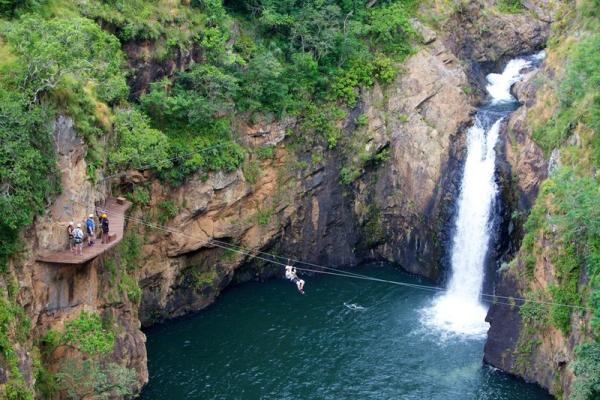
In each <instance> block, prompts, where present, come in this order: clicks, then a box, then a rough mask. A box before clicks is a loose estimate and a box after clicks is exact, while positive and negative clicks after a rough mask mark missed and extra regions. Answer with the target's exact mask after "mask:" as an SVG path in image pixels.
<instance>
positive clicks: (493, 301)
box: [124, 216, 590, 311]
mask: <svg viewBox="0 0 600 400" xmlns="http://www.w3.org/2000/svg"><path fill="white" fill-rule="evenodd" d="M124 218H125V219H127V220H129V221H132V222H134V223H139V224H141V225H145V226H148V227H150V228H153V229H157V230H162V231H164V232H168V233H171V234H175V235H180V236H184V237H188V238H191V239H196V240H197V239H199V238H197V237H194V236H192V235H189V234H185V233H183V232H180V231H177V230H175V229H171V228H168V227H166V226H163V225H157V224H152V223H148V222H146V221H144V220H142V219H138V218H134V217H127V216H124ZM208 242H209V243H210V244H212V245H213V246H215V247H219V248H222V249H225V250H228V251H234V252H237V253H239V254H243V255H246V256H248V257H252V258H255V259H259V260H262V261H265V262H269V263H272V264H277V265H281V266H284V267H285V266H286V265H287V264H285V263H282V262H279V261H277V260H276V259H274V258H283V257H282V256H276V255H274V254H270V253H266V252H262V251H260V252H258V253H261V254H266V255H269V256H270V257H271V258H270V259H269V258H265V257H262V256H258V255H256V254H254V253H256V252H251V251H249V250H245V249H243V247H241V246H239V248H234V247H233V246H232V245H231V244H230V243H226V242H222V241H216V240H214V239H208ZM223 243H226V244H223ZM306 264H309V263H306ZM310 265H313V266H315V267H318V268H322V269H325V270H328V271H323V270H317V269H312V268H302V267H296V269H297V270H299V271H305V272H313V273H320V274H326V275H336V276H342V277H346V278H355V279H362V280H369V281H374V282H381V283H388V284H393V285H398V286H405V287H411V288H415V289H421V290H429V291H433V292H438V293H439V292H447V291H448V290H447V289H446V288H442V287H438V286H428V285H419V284H414V283H408V282H400V281H392V280H388V279H381V278H375V277H371V276H368V275H361V274H356V273H352V272H347V271H344V270H340V269H336V268H332V267H325V266H322V265H317V264H312V263H310ZM330 271H336V272H330ZM480 297H482V300H484V301H487V302H490V303H491V304H504V305H508V306H511V307H522V306H523V305H525V303H527V302H530V303H535V304H543V305H549V306H559V307H569V308H573V309H580V310H588V311H589V310H590V309H589V307H585V306H578V305H574V304H564V303H555V302H548V301H540V300H532V299H525V298H522V297H511V296H500V295H494V294H487V293H481V294H480ZM498 299H502V300H508V301H510V302H501V301H498ZM516 302H523V304H516Z"/></svg>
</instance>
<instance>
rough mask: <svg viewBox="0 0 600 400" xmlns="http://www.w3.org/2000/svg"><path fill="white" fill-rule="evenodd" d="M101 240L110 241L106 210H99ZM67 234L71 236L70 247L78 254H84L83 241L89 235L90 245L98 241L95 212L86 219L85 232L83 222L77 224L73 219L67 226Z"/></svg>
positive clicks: (103, 241) (88, 241)
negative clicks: (82, 227) (82, 226)
mask: <svg viewBox="0 0 600 400" xmlns="http://www.w3.org/2000/svg"><path fill="white" fill-rule="evenodd" d="M98 218H99V225H100V238H101V239H100V240H101V241H102V243H108V234H109V225H108V215H107V214H106V212H101V213H100V212H99V213H98ZM67 235H68V236H69V249H70V250H71V251H72V252H73V253H75V254H76V255H79V256H81V255H83V241H84V239H85V238H86V237H87V243H88V246H93V245H94V244H95V243H96V222H95V221H94V214H90V215H88V217H87V219H86V220H85V233H84V231H83V229H81V224H77V225H75V224H74V223H73V221H71V222H69V225H68V226H67Z"/></svg>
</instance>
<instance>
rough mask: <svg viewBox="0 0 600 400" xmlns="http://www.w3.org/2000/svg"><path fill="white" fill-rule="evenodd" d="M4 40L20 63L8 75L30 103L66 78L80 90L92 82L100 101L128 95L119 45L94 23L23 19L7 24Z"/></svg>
mask: <svg viewBox="0 0 600 400" xmlns="http://www.w3.org/2000/svg"><path fill="white" fill-rule="evenodd" d="M2 35H3V36H4V37H5V38H6V39H7V41H8V42H9V43H10V44H11V46H12V48H13V50H14V52H15V53H16V55H18V56H19V58H20V62H19V63H18V65H19V67H20V69H19V70H16V71H12V73H11V74H10V75H11V77H12V79H13V82H12V83H13V84H16V86H17V87H18V88H19V89H21V90H23V91H25V93H26V94H27V96H28V98H30V99H31V100H32V102H34V103H36V102H37V101H38V100H39V97H40V95H41V94H43V93H46V92H49V91H52V90H53V89H56V88H57V87H59V85H60V84H61V82H62V81H63V79H65V78H66V77H67V76H68V77H71V78H72V79H74V80H75V81H78V82H80V83H81V84H82V85H83V84H84V83H88V82H90V83H92V84H93V86H94V87H95V92H96V94H97V95H98V97H99V98H100V99H101V100H103V101H107V102H113V101H116V100H119V99H122V98H124V97H125V96H126V95H127V92H128V88H127V83H126V82H125V76H124V74H123V72H122V70H121V67H122V65H123V62H124V57H123V53H122V51H121V48H120V44H119V41H118V40H117V38H116V37H114V36H113V35H111V34H109V33H106V32H104V31H103V30H102V29H101V28H100V26H98V24H96V23H95V22H94V21H91V20H89V19H87V18H79V17H71V18H68V19H66V18H54V19H50V20H47V19H43V18H40V17H38V16H33V15H27V16H25V17H23V18H21V19H19V20H16V21H14V22H12V23H9V24H7V25H6V28H5V29H4V31H3V32H2Z"/></svg>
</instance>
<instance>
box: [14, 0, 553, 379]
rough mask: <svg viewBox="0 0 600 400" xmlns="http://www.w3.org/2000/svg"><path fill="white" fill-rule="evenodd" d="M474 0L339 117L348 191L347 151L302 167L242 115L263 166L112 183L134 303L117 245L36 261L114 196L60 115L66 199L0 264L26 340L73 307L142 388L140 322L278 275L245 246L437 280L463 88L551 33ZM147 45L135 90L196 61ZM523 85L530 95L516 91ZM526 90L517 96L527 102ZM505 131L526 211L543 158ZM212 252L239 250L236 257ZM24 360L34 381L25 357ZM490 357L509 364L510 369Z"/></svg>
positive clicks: (256, 161)
mask: <svg viewBox="0 0 600 400" xmlns="http://www.w3.org/2000/svg"><path fill="white" fill-rule="evenodd" d="M475 4H478V3H476V2H472V3H471V4H470V5H469V6H468V8H467V9H465V11H463V12H461V13H459V14H458V15H457V16H455V17H453V18H452V19H451V20H450V21H448V23H447V26H445V27H444V28H443V29H442V30H443V32H451V33H449V34H445V33H443V32H442V33H440V32H437V33H436V32H433V31H431V30H429V29H428V28H425V27H423V26H421V25H419V26H418V29H419V30H420V32H421V35H422V37H423V45H422V46H421V48H420V49H419V51H418V52H417V53H416V54H415V55H413V56H412V57H411V58H409V59H408V60H407V62H406V63H405V64H404V65H403V66H402V72H401V73H400V74H399V76H398V78H397V79H396V80H395V81H394V82H393V83H392V84H390V85H389V86H387V87H378V86H376V87H375V88H374V89H372V90H369V91H365V92H364V93H363V94H362V97H361V99H360V101H359V104H358V106H357V107H356V108H355V109H353V110H348V118H347V120H346V121H344V123H343V127H342V130H343V132H344V138H343V140H345V141H346V142H347V143H349V144H350V145H351V147H350V148H352V149H353V151H356V154H359V153H361V154H367V155H370V156H372V157H371V158H372V159H376V160H378V161H377V162H367V163H363V164H361V165H360V167H359V174H358V178H357V179H356V180H354V182H352V183H350V184H343V183H342V182H341V181H340V169H341V168H342V167H343V166H344V165H346V164H348V163H354V162H356V159H355V158H354V156H353V155H348V154H340V152H335V151H332V152H327V153H326V156H325V157H324V158H323V159H321V160H311V152H310V151H308V152H305V151H301V152H294V151H292V150H290V149H289V148H288V147H286V146H285V144H286V131H288V130H294V129H296V128H297V127H296V121H295V120H293V119H287V120H282V121H278V122H272V123H257V124H250V123H249V122H247V121H244V120H243V119H242V118H240V120H239V121H238V124H239V126H238V130H239V131H240V132H242V138H241V139H242V140H243V141H245V142H246V143H247V144H248V146H250V147H260V146H263V145H265V144H269V145H273V146H275V152H274V155H273V157H267V158H265V159H260V158H252V159H249V160H247V163H246V166H245V167H244V168H242V169H240V170H237V171H234V172H229V173H224V172H219V173H211V174H208V176H202V175H197V176H193V177H191V178H190V179H189V180H188V181H187V182H186V183H185V184H184V185H183V186H181V187H178V188H170V187H166V186H164V185H162V184H161V183H160V182H159V181H158V180H156V179H154V178H153V177H152V176H151V175H150V174H141V173H137V172H132V173H130V174H129V175H127V176H126V177H124V178H123V179H122V180H121V182H120V183H119V184H118V186H119V190H122V191H124V192H127V191H130V190H131V189H132V188H133V187H134V185H135V186H143V187H145V188H147V190H148V192H149V193H150V200H149V202H148V203H147V204H144V205H138V206H137V207H136V208H135V209H134V210H133V211H132V212H131V219H130V221H129V223H128V228H127V229H128V231H129V233H130V234H132V235H136V236H137V237H139V238H141V240H142V247H141V257H140V258H139V262H138V264H139V265H137V268H136V269H135V271H134V272H132V274H133V275H134V276H135V279H136V280H137V281H138V282H139V285H140V288H141V291H142V293H141V300H140V302H139V305H138V304H136V302H135V301H131V300H130V299H129V298H128V296H127V294H126V293H125V292H126V291H125V290H124V289H122V288H121V285H119V282H117V281H118V280H119V279H122V277H120V276H118V275H117V276H115V275H114V273H113V272H111V271H112V267H110V266H109V265H108V264H110V263H111V262H117V263H118V264H120V262H121V260H120V257H121V255H120V254H119V253H118V251H116V250H115V251H112V252H109V253H107V254H105V255H104V256H103V257H100V258H98V259H96V260H94V261H92V262H90V263H88V264H85V265H83V266H80V267H66V266H65V267H54V266H50V265H47V264H41V263H37V262H35V261H33V260H34V254H35V253H36V252H37V251H38V250H39V249H41V248H59V247H62V246H65V242H64V240H60V239H59V240H57V238H64V231H63V229H64V226H65V224H66V223H67V222H68V221H70V220H76V221H77V220H82V219H83V218H84V216H85V215H86V214H87V213H88V212H90V210H91V209H93V206H94V203H95V202H97V201H101V200H102V199H103V198H104V196H105V195H107V194H108V192H109V189H110V188H108V187H102V186H101V185H100V186H93V185H92V184H91V183H89V180H88V179H87V178H86V163H85V160H84V155H85V148H84V147H83V144H82V142H81V140H80V139H78V137H77V134H76V132H75V131H74V130H73V126H72V122H71V121H70V120H69V119H68V118H64V117H60V118H59V119H58V120H57V122H56V129H55V132H56V138H55V139H56V143H57V150H58V152H59V154H60V167H61V171H62V181H63V182H62V183H63V194H61V196H59V198H58V199H56V201H55V202H54V203H53V205H52V206H51V207H50V208H49V210H48V212H47V214H46V215H44V216H43V217H40V218H39V219H38V221H37V223H36V226H37V229H35V230H32V231H30V232H27V234H26V239H27V241H28V243H30V247H29V249H28V251H29V252H28V255H27V257H26V258H25V260H24V261H22V262H19V263H18V264H15V265H14V266H13V268H12V269H13V270H14V271H17V272H16V273H17V276H18V280H19V284H20V286H21V288H22V289H21V292H20V294H19V303H20V304H21V305H22V306H23V307H24V308H25V309H26V311H27V314H28V315H29V316H31V318H32V326H34V332H35V334H34V336H36V335H41V334H42V333H43V332H45V331H47V329H49V328H53V329H56V330H59V331H60V330H61V329H63V326H64V324H65V322H66V321H69V320H71V319H73V318H75V317H76V316H77V315H79V313H80V311H81V310H94V311H97V312H98V313H99V314H101V315H102V316H103V317H105V318H106V319H110V320H111V321H113V323H114V324H115V325H116V326H118V327H119V329H118V335H117V339H116V343H117V344H116V346H115V348H114V350H113V352H112V353H111V354H110V358H111V360H113V361H115V362H117V363H119V364H121V365H124V366H127V367H129V368H132V369H135V370H136V372H137V375H138V386H140V385H143V384H144V383H145V382H146V381H147V369H146V355H145V346H144V341H145V337H144V335H143V333H142V332H141V331H140V321H141V324H143V325H151V324H153V323H155V322H157V321H163V320H166V319H169V318H173V317H177V316H180V315H184V314H186V313H188V312H191V311H197V310H200V309H202V308H204V307H206V306H207V305H209V304H210V303H212V302H213V301H215V299H216V298H217V296H218V295H219V293H220V292H221V291H222V290H223V289H224V288H225V287H227V286H228V285H230V284H232V283H237V282H242V281H245V280H249V279H264V278H266V277H269V276H273V275H281V274H282V271H281V268H279V267H277V266H274V265H272V264H270V263H268V262H265V261H261V260H257V259H253V258H251V257H250V256H249V255H248V253H251V254H259V252H260V251H268V252H270V253H279V254H285V255H286V256H289V257H293V258H298V259H301V260H304V261H308V262H313V263H318V264H323V265H330V266H339V265H355V264H358V263H360V262H364V261H369V260H387V261H390V262H393V263H396V264H398V265H400V266H401V267H402V268H404V269H406V270H408V271H410V272H413V273H416V274H419V275H423V276H426V277H429V278H431V279H440V278H441V277H442V276H443V272H444V271H443V267H444V259H445V253H444V251H445V243H446V242H447V240H448V239H449V237H450V234H451V232H450V231H449V229H450V227H451V226H452V224H451V223H450V222H451V220H452V216H453V200H454V197H455V195H456V193H457V192H458V185H459V181H460V170H461V168H460V165H461V160H462V157H463V153H464V130H465V129H466V127H467V126H468V125H469V122H470V120H471V114H472V111H473V105H474V104H475V102H476V101H477V96H476V95H475V94H476V92H475V93H473V92H472V88H473V86H472V84H473V83H476V84H479V83H480V78H481V74H480V72H481V71H487V70H489V69H490V68H493V66H495V65H497V63H499V62H501V61H502V59H503V58H504V57H507V56H510V55H515V54H517V53H523V52H531V51H533V50H535V49H537V48H538V47H540V46H541V45H542V44H543V43H544V41H545V39H546V34H547V26H546V24H545V23H543V22H540V21H538V20H536V19H534V18H531V17H527V16H524V15H510V16H507V15H502V14H498V13H496V12H493V13H488V12H484V11H485V10H484V8H482V6H476V5H475ZM536 4H537V3H536ZM481 26H484V27H486V28H485V30H484V31H485V32H488V33H486V34H485V35H484V41H483V42H481V43H479V42H477V41H476V40H475V38H476V37H479V35H480V33H481ZM497 38H500V39H501V40H497ZM147 50H148V48H146V47H144V46H134V47H132V48H131V49H130V52H129V53H131V54H134V57H132V59H131V62H132V65H134V66H139V68H137V69H138V70H139V72H138V74H137V75H136V76H135V77H133V78H132V79H133V81H132V82H133V86H134V90H133V92H134V93H139V92H140V91H143V89H144V87H145V86H146V85H147V82H149V81H151V80H153V79H155V78H156V77H158V76H163V75H165V74H170V73H172V72H173V71H174V70H177V69H179V68H182V67H184V66H185V65H186V63H188V62H190V61H191V60H194V59H197V58H198V57H200V55H199V54H196V53H193V52H192V53H190V54H186V55H181V57H180V58H179V59H178V60H176V61H173V62H172V63H167V64H164V65H162V64H161V65H162V66H156V65H153V64H152V62H150V61H145V60H146V58H144V51H147ZM148 51H149V50H148ZM198 59H199V58H198ZM465 65H467V66H468V67H465ZM471 76H475V77H476V79H471V80H470V79H469V78H470V77H471ZM470 81H471V83H470ZM529 82H530V84H532V83H531V82H533V80H530V81H529ZM475 88H477V87H475ZM519 90H520V91H521V92H523V93H529V92H530V91H529V89H527V87H526V86H523V88H521V89H519ZM531 92H534V91H531ZM520 96H521V95H520ZM522 97H523V99H524V101H525V103H527V101H529V100H528V99H529V97H528V96H527V95H525V94H523V95H522ZM359 115H364V116H365V117H366V120H367V123H366V124H365V125H361V126H359V124H357V116H359ZM509 126H510V127H511V128H510V132H513V133H512V134H511V135H509V138H508V139H507V142H506V143H507V144H506V154H507V159H508V160H509V161H510V165H511V166H512V167H513V168H514V171H516V174H517V175H519V177H521V178H522V179H520V180H519V182H520V183H519V185H521V186H520V192H519V193H520V194H519V199H520V202H519V204H520V205H521V206H522V207H524V208H526V207H528V205H530V204H531V201H532V199H533V197H534V196H535V191H536V190H537V185H538V183H539V180H540V179H543V173H542V172H543V171H545V165H544V164H543V159H540V158H539V155H540V154H539V150H538V149H537V148H536V147H535V145H534V144H533V143H532V142H531V138H530V134H531V132H529V131H528V130H527V129H528V128H527V126H526V124H525V122H523V121H522V120H519V113H518V112H517V113H515V114H514V115H513V117H512V118H511V121H510V123H509ZM521 149H522V150H523V151H521ZM378 155H380V156H381V157H379V158H377V156H378ZM253 157H254V156H253ZM540 160H542V161H540ZM166 204H168V205H169V208H170V209H171V211H172V212H169V213H167V215H166V216H164V215H161V214H160V210H161V209H162V208H164V207H165V205H166ZM86 205H87V206H86ZM157 221H158V222H157ZM157 223H158V225H160V228H159V229H157V228H156V226H155V225H156V224H157ZM219 243H226V244H228V245H235V246H240V249H241V252H232V251H231V250H227V249H223V248H221V247H219ZM117 269H119V267H117ZM115 280H117V281H115ZM515 318H516V317H515ZM515 326H516V325H515ZM64 355H65V354H64V350H61V349H58V350H56V352H54V353H53V354H50V355H49V356H48V360H47V361H48V362H49V364H50V365H51V366H52V365H54V364H56V363H58V362H59V360H60V359H61V357H63V356H64ZM23 359H24V360H25V362H23V365H24V367H23V369H24V370H26V371H29V372H28V374H26V375H28V376H29V383H31V382H32V379H33V376H32V375H33V374H32V372H31V371H32V367H31V361H30V360H31V358H30V357H29V356H28V355H27V354H26V351H24V352H23ZM27 360H29V361H27ZM488 361H490V362H492V363H494V364H495V365H499V366H501V367H504V366H507V369H509V370H511V369H510V366H509V364H502V363H501V362H500V361H497V360H495V359H491V358H489V357H488ZM51 368H52V367H51Z"/></svg>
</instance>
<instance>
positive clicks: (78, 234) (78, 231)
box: [73, 228, 83, 240]
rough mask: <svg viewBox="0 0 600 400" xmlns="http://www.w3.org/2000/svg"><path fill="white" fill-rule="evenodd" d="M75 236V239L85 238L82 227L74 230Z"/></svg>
mask: <svg viewBox="0 0 600 400" xmlns="http://www.w3.org/2000/svg"><path fill="white" fill-rule="evenodd" d="M73 236H74V237H75V239H79V240H81V239H83V231H82V230H81V229H80V228H77V229H75V230H74V231H73Z"/></svg>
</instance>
